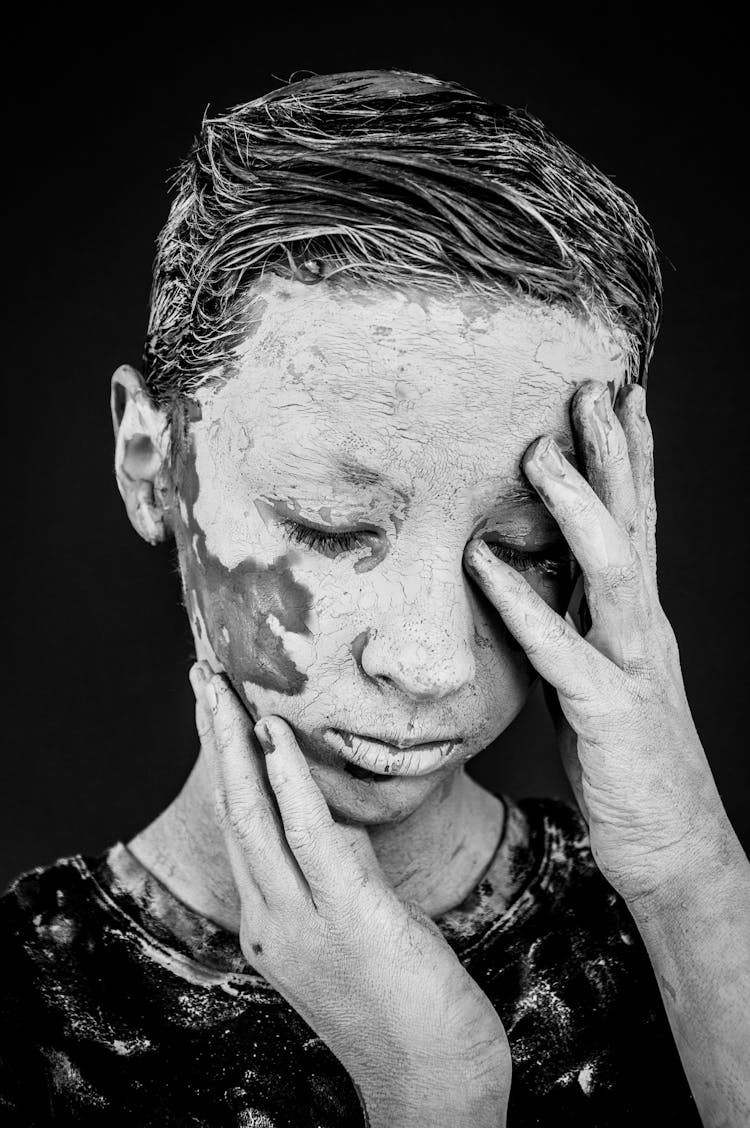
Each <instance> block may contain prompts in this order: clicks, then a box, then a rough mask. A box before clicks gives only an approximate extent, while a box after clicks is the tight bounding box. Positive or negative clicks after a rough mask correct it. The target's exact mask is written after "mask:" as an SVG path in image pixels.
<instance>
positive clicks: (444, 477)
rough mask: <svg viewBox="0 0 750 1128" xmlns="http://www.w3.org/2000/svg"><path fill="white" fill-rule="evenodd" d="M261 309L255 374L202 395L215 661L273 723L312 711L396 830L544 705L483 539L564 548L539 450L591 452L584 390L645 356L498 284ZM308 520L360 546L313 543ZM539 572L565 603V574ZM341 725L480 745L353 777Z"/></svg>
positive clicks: (310, 728)
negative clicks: (483, 558) (494, 295)
mask: <svg viewBox="0 0 750 1128" xmlns="http://www.w3.org/2000/svg"><path fill="white" fill-rule="evenodd" d="M292 298H293V300H291V299H292ZM256 301H257V303H258V306H257V308H258V310H259V312H260V315H259V316H258V317H257V318H256V319H255V320H254V322H253V331H252V334H249V335H248V338H247V340H246V342H245V345H244V346H243V349H242V350H241V351H240V352H239V353H238V355H237V357H236V358H235V360H236V364H235V366H234V371H233V374H232V375H231V376H230V377H229V378H227V379H225V380H222V379H211V380H210V381H209V382H208V383H207V384H205V385H204V386H203V387H201V388H200V389H199V390H198V392H197V393H196V394H195V397H194V398H195V400H196V406H195V408H194V409H193V411H192V418H191V420H190V424H189V445H188V449H187V451H186V452H185V458H184V460H183V462H184V472H183V474H182V480H181V481H180V482H179V483H178V497H177V504H176V507H175V522H174V523H175V526H176V533H177V539H178V544H179V548H180V560H181V567H182V574H183V583H184V588H185V601H186V606H187V608H188V611H189V613H190V617H191V623H192V626H193V633H194V636H195V644H196V651H197V654H198V656H199V657H203V658H206V659H207V660H208V661H209V662H210V663H211V664H212V665H213V666H214V668H215V669H216V670H218V671H221V670H224V671H226V673H227V674H228V676H229V678H230V680H231V681H232V683H233V684H234V686H235V688H236V689H237V691H238V692H239V693H240V695H241V696H242V697H243V699H244V701H245V703H246V705H247V707H248V709H249V711H250V712H251V714H252V715H254V716H258V715H264V714H269V713H275V714H277V715H279V716H282V717H283V718H284V719H285V720H287V721H288V723H289V724H291V725H292V727H293V729H294V730H295V733H296V734H297V737H298V739H299V741H300V744H301V746H302V748H303V751H304V752H305V754H306V755H307V756H308V760H309V761H310V763H311V770H313V774H314V775H315V778H316V781H317V782H318V785H319V786H320V787H321V789H322V790H323V792H324V795H325V796H326V798H327V800H328V801H329V803H332V804H333V806H334V808H335V809H336V810H337V811H338V812H339V814H343V815H345V816H346V817H349V818H358V819H360V820H361V821H363V822H379V821H380V822H382V821H388V820H389V819H391V818H393V817H397V816H400V815H403V814H404V813H405V811H407V810H412V809H414V808H415V807H416V806H418V805H419V803H420V802H421V801H422V800H423V799H424V797H425V795H426V794H427V792H428V791H429V790H430V789H432V788H434V787H436V786H437V784H438V783H439V777H440V774H441V772H442V771H444V770H445V771H452V770H455V769H456V768H457V767H459V766H460V765H461V764H462V763H465V762H466V761H467V760H468V759H470V758H471V757H472V756H473V755H475V754H476V753H477V752H479V751H481V750H482V749H484V748H486V747H487V745H488V744H490V743H491V742H492V741H493V740H494V739H495V738H496V737H497V736H498V735H499V733H500V732H502V731H503V730H504V729H505V728H506V727H507V726H508V724H510V722H511V721H512V720H513V719H514V717H515V716H516V715H517V714H518V712H519V711H520V709H521V708H522V706H523V704H524V702H525V700H526V697H527V696H528V692H529V689H530V687H531V685H532V683H533V681H534V673H533V671H532V669H531V667H530V665H529V663H528V661H527V660H526V658H525V656H524V655H523V653H522V652H521V651H520V649H519V647H518V646H517V645H516V644H515V643H514V641H513V640H512V638H511V636H510V635H509V632H508V631H507V630H506V629H505V627H504V625H503V624H502V622H501V621H500V619H499V617H498V615H497V613H496V612H495V611H494V609H493V608H492V607H491V606H489V604H488V603H487V601H486V599H485V598H484V596H483V595H482V594H481V593H480V592H479V590H478V589H477V588H476V586H474V585H473V584H472V582H471V581H470V580H469V578H468V576H467V574H466V572H465V571H464V569H463V560H462V556H463V551H464V548H465V546H466V544H467V542H468V541H469V539H470V538H471V537H472V536H474V535H481V536H483V537H485V538H486V539H487V540H489V541H493V542H496V543H500V544H502V545H506V546H512V547H514V548H515V549H517V550H518V551H519V552H523V551H537V550H541V549H543V548H545V547H546V546H547V545H548V544H549V543H550V542H551V541H552V540H555V539H557V540H558V541H559V539H560V536H559V530H557V527H556V525H555V523H554V521H553V520H552V519H551V517H550V516H549V514H548V513H547V511H546V509H545V507H544V506H543V504H542V503H541V501H540V499H539V498H538V496H537V495H536V494H535V492H534V491H533V489H532V488H531V487H530V486H529V484H528V482H525V481H524V480H523V479H522V477H520V468H519V464H520V459H521V457H522V455H523V453H524V450H525V449H526V447H527V446H528V444H529V443H530V442H531V441H532V440H533V439H534V438H536V437H537V436H538V435H539V434H541V433H544V432H550V433H553V434H555V435H556V436H557V437H558V438H559V439H560V441H561V442H562V444H563V446H564V447H567V448H568V449H570V450H572V440H571V426H570V419H569V417H568V404H569V400H570V397H571V396H572V394H573V391H574V390H575V388H576V386H577V385H578V384H579V383H581V382H582V381H583V380H586V379H592V378H593V379H598V380H601V381H602V382H605V381H612V382H614V383H616V384H619V383H622V380H623V378H624V372H625V360H624V354H623V352H622V350H621V349H620V347H619V345H618V343H617V342H616V341H614V340H612V339H611V338H610V337H607V336H606V335H604V334H603V333H601V332H599V331H597V330H595V329H594V328H592V327H589V326H586V325H585V324H583V323H581V322H579V321H576V320H575V319H573V318H572V317H571V316H570V315H568V314H566V313H565V312H564V311H562V310H559V309H548V308H540V307H537V306H534V305H531V304H527V305H521V304H520V303H518V302H504V301H501V300H498V302H493V303H488V302H487V301H486V300H482V299H478V298H477V297H476V296H475V295H471V296H466V297H465V298H462V297H456V298H454V299H450V300H449V299H447V298H445V297H437V296H427V295H425V294H423V293H418V292H416V291H415V292H412V291H410V290H409V289H406V288H405V289H400V290H393V291H392V290H388V291H375V292H373V291H368V290H365V289H363V288H361V287H360V288H357V287H356V286H353V285H348V286H346V287H344V286H339V287H337V288H331V287H324V286H320V287H303V286H300V285H299V284H296V283H294V282H290V281H287V280H284V279H280V278H277V277H271V278H269V279H266V280H265V281H264V282H263V283H262V285H261V287H260V292H259V294H258V297H257V298H256ZM290 522H297V523H302V524H303V525H306V526H311V527H313V528H314V530H316V531H317V532H318V533H322V534H323V535H325V534H326V533H328V534H334V535H340V534H341V531H342V530H343V531H344V532H351V533H352V534H353V535H354V536H355V542H354V543H353V545H352V546H351V547H349V548H347V550H346V551H341V550H339V549H336V548H335V547H332V546H330V545H329V546H324V547H322V548H320V547H311V546H310V545H309V544H307V543H300V542H299V540H295V537H294V533H293V532H290V527H289V523H290ZM525 575H526V577H527V579H528V580H529V581H530V582H531V583H532V585H533V586H534V587H536V588H537V590H539V591H540V592H541V593H542V595H543V596H544V598H545V599H547V601H548V602H549V603H550V604H552V605H553V606H555V607H557V608H558V609H564V604H565V599H566V595H567V591H568V589H567V588H566V582H567V577H566V576H562V575H560V576H557V577H550V576H547V575H544V574H541V573H537V572H535V571H534V570H530V571H526V572H525ZM355 640H358V642H357V644H355ZM330 728H336V729H343V730H349V731H355V732H360V733H364V734H373V735H375V734H384V735H387V736H388V737H390V738H392V739H394V740H398V739H403V738H404V737H405V736H406V735H408V734H413V733H417V734H419V735H420V736H421V738H422V739H424V740H430V739H445V738H455V739H457V740H458V744H457V746H456V749H455V751H454V753H452V755H451V757H450V758H449V760H448V761H447V762H446V763H445V765H444V766H441V768H440V769H439V771H438V772H437V773H435V774H434V775H431V776H425V777H421V778H413V779H410V780H406V779H400V780H399V779H392V780H389V782H388V790H387V791H386V789H385V788H381V789H380V791H379V792H378V793H376V792H375V791H374V790H373V789H372V788H370V789H367V788H366V787H363V786H362V784H361V783H360V781H357V780H354V779H352V778H351V777H349V776H346V775H345V774H344V773H343V772H342V770H341V764H340V761H338V759H337V757H336V756H335V755H334V754H333V753H332V752H331V750H330V748H329V747H328V746H327V745H326V744H325V742H324V739H323V737H324V733H325V732H326V731H327V730H328V729H330Z"/></svg>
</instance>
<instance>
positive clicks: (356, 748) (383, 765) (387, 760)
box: [323, 729, 461, 776]
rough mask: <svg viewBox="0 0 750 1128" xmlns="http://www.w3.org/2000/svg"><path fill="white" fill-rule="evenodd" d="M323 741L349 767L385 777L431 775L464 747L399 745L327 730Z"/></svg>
mask: <svg viewBox="0 0 750 1128" xmlns="http://www.w3.org/2000/svg"><path fill="white" fill-rule="evenodd" d="M323 740H324V742H325V743H326V744H327V745H328V747H330V748H333V749H334V750H335V751H336V752H338V753H339V755H341V756H343V757H344V759H346V760H348V761H349V763H350V764H355V765H356V766H357V767H359V768H362V769H364V770H366V771H370V772H375V773H378V774H380V775H384V776H389V775H398V776H421V775H428V774H429V773H430V772H434V771H435V770H436V769H437V768H439V767H440V765H441V764H442V763H443V761H444V760H445V759H446V757H448V756H449V755H450V753H451V752H452V751H453V749H454V748H456V747H457V745H458V744H460V743H461V742H460V740H442V741H415V740H408V741H399V745H396V744H390V743H388V742H386V741H383V740H379V739H376V738H374V737H368V736H360V735H358V734H357V733H352V732H347V731H345V730H342V729H328V730H327V731H326V733H325V734H324V736H323Z"/></svg>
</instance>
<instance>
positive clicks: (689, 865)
mask: <svg viewBox="0 0 750 1128" xmlns="http://www.w3.org/2000/svg"><path fill="white" fill-rule="evenodd" d="M571 418H572V422H573V426H574V428H575V431H576V434H577V442H578V447H579V450H580V451H581V452H582V453H583V457H584V461H585V472H586V475H587V478H588V481H587V480H586V479H585V478H584V477H583V476H582V475H581V474H580V473H578V471H577V470H575V469H574V468H573V466H572V465H571V464H570V463H569V462H568V461H567V460H565V459H564V458H563V457H562V454H561V453H560V449H559V447H558V446H557V444H556V443H555V441H554V439H552V438H550V437H549V436H543V437H541V438H539V439H537V440H535V442H533V443H532V444H531V446H530V447H529V448H528V449H527V451H526V453H525V455H524V458H523V469H524V471H525V473H526V476H527V477H528V479H529V481H530V482H531V483H532V485H533V486H534V487H535V488H536V490H537V492H538V493H539V494H540V496H541V498H542V500H543V501H544V503H545V505H546V506H547V508H548V509H549V511H550V513H551V514H552V516H553V517H554V519H555V521H556V522H557V524H558V525H559V527H560V529H561V531H562V533H563V535H564V536H565V539H566V540H567V542H568V544H569V546H570V548H571V551H572V553H573V555H574V557H575V559H576V560H577V562H578V564H579V566H580V569H581V574H582V578H583V583H584V589H585V594H586V602H587V604H588V609H589V614H590V618H591V626H590V629H588V630H587V632H586V633H585V634H583V635H582V634H580V633H579V632H578V631H577V630H576V629H575V627H574V626H573V625H572V624H571V621H570V620H569V619H564V618H562V617H561V616H560V615H558V614H557V613H556V612H555V611H554V610H553V609H552V608H551V607H550V606H549V605H548V604H547V603H546V602H545V601H544V600H543V599H542V597H541V596H540V595H538V594H537V593H536V592H535V591H534V590H533V588H532V587H531V586H530V585H529V584H528V583H527V582H526V580H525V579H524V578H523V576H521V575H520V574H519V573H518V572H517V571H515V570H514V569H513V568H512V567H510V566H509V565H508V564H506V563H504V562H503V561H501V560H499V559H498V558H497V557H496V556H495V555H494V554H493V553H492V552H491V551H490V550H489V549H488V548H487V547H486V545H485V544H484V543H483V542H482V541H478V540H474V541H472V542H470V544H469V545H468V546H467V549H466V553H465V562H466V566H467V568H468V569H469V570H470V574H471V575H472V577H473V578H474V579H475V580H476V582H477V583H478V584H479V585H480V587H481V588H482V590H483V591H484V593H485V595H486V596H487V598H488V599H489V600H490V601H491V603H492V604H493V605H494V606H495V607H496V608H497V610H498V611H499V613H500V615H501V616H502V618H503V621H504V622H505V624H506V626H507V627H508V629H509V630H510V631H511V633H512V634H513V635H514V636H515V638H516V639H517V640H518V642H519V643H520V644H521V645H522V646H523V648H524V650H525V651H526V654H527V655H528V658H529V660H530V662H531V663H532V665H533V666H534V667H535V669H536V670H537V671H538V672H539V674H540V675H541V676H542V678H544V679H545V681H546V682H547V683H549V686H550V687H551V690H550V695H551V697H552V698H554V697H555V696H556V697H557V699H558V700H559V712H560V715H559V716H558V717H557V718H556V721H557V730H558V735H559V737H560V745H561V753H562V758H563V763H564V765H565V768H566V771H567V774H568V777H569V779H570V781H571V786H572V788H573V791H574V794H575V796H576V799H577V801H578V803H579V806H580V808H581V811H582V813H583V815H584V817H585V818H586V820H587V822H588V826H589V835H590V841H591V849H592V853H593V856H594V859H595V861H596V863H597V865H598V867H599V869H600V870H601V872H602V873H603V875H604V877H605V878H606V879H607V881H608V882H609V883H610V884H611V885H612V886H613V887H614V888H615V889H616V890H617V892H618V893H619V894H620V895H621V896H622V897H623V898H624V899H625V901H626V902H627V903H628V904H629V905H630V906H631V907H633V906H634V905H636V904H639V903H642V902H644V901H645V902H646V903H651V899H652V898H654V897H656V898H660V897H662V896H666V897H668V896H669V889H670V886H672V885H673V882H674V881H675V879H680V878H681V879H683V881H682V882H679V886H682V884H683V882H684V879H685V878H686V877H687V876H688V874H690V873H691V872H692V873H696V872H700V868H701V867H704V866H707V867H710V866H711V864H712V862H714V861H715V860H716V859H717V858H718V857H719V856H720V855H721V853H722V851H723V848H724V845H725V842H726V840H727V839H726V836H727V835H731V834H732V831H731V826H730V825H729V822H728V819H727V816H726V813H725V812H724V808H723V806H722V803H721V800H720V798H719V795H718V792H717V790H716V786H715V784H714V780H713V777H712V775H711V771H710V768H709V765H708V762H707V760H706V756H705V753H704V751H703V748H702V745H701V741H700V738H699V736H698V733H697V731H696V728H695V725H694V723H693V718H692V716H691V713H690V706H689V705H688V701H687V697H686V695H685V688H684V685H683V681H682V674H681V671H680V661H679V651H678V647H677V642H676V639H675V635H674V632H673V630H672V628H671V626H670V624H669V622H668V620H667V617H666V615H665V614H664V611H663V610H662V607H661V605H660V603H659V596H658V591H657V580H656V505H655V500H654V472H653V437H652V433H651V427H650V425H649V422H648V419H647V416H646V410H645V392H644V389H643V388H642V387H640V386H639V385H627V386H625V387H624V388H623V389H622V390H621V391H620V394H619V396H618V397H617V403H616V406H615V407H614V408H613V406H612V403H611V396H610V391H609V387H608V386H607V385H606V384H602V383H599V382H596V381H587V382H586V383H585V384H583V385H582V386H581V387H580V388H579V389H578V390H577V391H576V394H575V395H574V397H573V400H572V403H571ZM555 711H556V712H557V711H558V710H555Z"/></svg>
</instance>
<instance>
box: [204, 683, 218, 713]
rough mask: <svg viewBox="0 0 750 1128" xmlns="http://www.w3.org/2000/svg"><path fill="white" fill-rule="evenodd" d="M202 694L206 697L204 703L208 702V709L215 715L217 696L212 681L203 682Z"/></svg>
mask: <svg viewBox="0 0 750 1128" xmlns="http://www.w3.org/2000/svg"><path fill="white" fill-rule="evenodd" d="M203 692H204V694H205V696H206V701H207V702H208V707H209V709H210V710H211V712H212V713H217V712H218V710H219V695H218V693H217V692H216V687H215V686H214V683H213V679H211V680H210V681H206V682H204V685H203Z"/></svg>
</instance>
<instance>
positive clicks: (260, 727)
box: [255, 721, 276, 756]
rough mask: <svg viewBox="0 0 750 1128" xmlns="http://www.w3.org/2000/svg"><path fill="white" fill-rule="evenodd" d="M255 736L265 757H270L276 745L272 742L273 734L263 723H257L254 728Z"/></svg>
mask: <svg viewBox="0 0 750 1128" xmlns="http://www.w3.org/2000/svg"><path fill="white" fill-rule="evenodd" d="M255 735H256V736H257V738H258V740H259V742H260V746H261V748H262V749H263V751H264V753H265V754H266V756H270V755H271V753H272V752H275V751H276V745H275V744H274V742H273V734H272V733H271V730H270V729H269V727H268V725H267V724H266V722H265V721H258V723H257V725H256V726H255Z"/></svg>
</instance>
